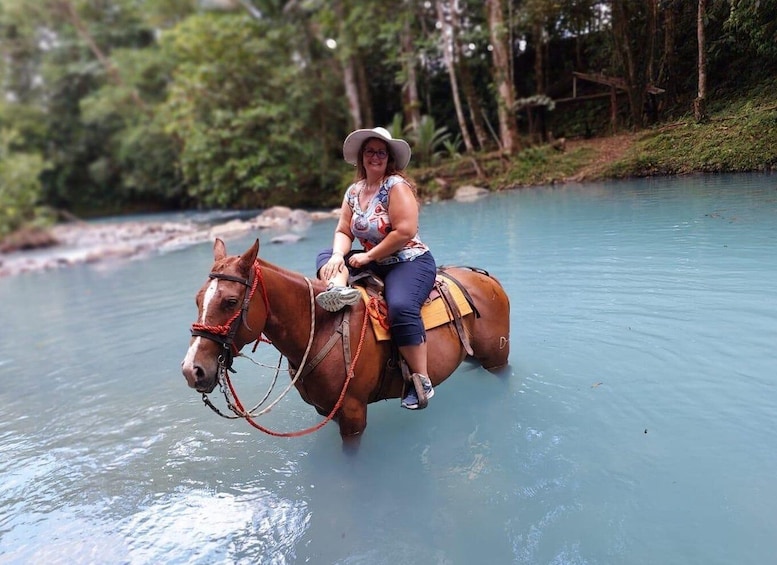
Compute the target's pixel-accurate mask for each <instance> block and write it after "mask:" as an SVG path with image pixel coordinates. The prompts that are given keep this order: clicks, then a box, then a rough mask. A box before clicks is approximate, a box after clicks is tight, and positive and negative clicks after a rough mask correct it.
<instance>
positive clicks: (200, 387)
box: [181, 362, 216, 394]
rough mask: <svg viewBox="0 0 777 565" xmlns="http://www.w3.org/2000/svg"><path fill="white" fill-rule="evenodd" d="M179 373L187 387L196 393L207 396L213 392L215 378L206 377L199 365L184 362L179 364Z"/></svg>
mask: <svg viewBox="0 0 777 565" xmlns="http://www.w3.org/2000/svg"><path fill="white" fill-rule="evenodd" d="M181 372H182V373H183V376H184V378H185V379H186V383H187V384H188V385H189V387H190V388H193V389H194V390H196V391H197V392H204V393H206V394H207V393H210V392H213V389H214V388H216V379H215V377H212V376H208V374H207V372H206V371H205V369H204V368H203V367H202V366H201V365H196V364H188V363H186V362H184V363H182V364H181Z"/></svg>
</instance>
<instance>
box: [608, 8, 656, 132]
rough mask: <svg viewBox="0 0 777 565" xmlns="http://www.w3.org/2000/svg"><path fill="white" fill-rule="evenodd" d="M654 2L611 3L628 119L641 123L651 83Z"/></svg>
mask: <svg viewBox="0 0 777 565" xmlns="http://www.w3.org/2000/svg"><path fill="white" fill-rule="evenodd" d="M655 2H656V0H613V2H612V33H613V39H614V42H615V53H614V54H615V57H616V63H617V66H618V67H619V68H620V69H621V70H622V72H623V74H624V79H625V83H626V85H625V86H626V93H627V95H628V99H629V108H630V110H631V120H632V123H633V125H634V127H636V128H641V127H642V126H643V124H644V111H645V95H646V89H647V86H648V84H649V83H650V75H649V73H650V69H651V66H652V57H653V55H652V53H651V49H650V47H651V46H652V45H653V41H654V37H655V15H656V11H655Z"/></svg>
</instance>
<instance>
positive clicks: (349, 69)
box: [343, 57, 364, 129]
mask: <svg viewBox="0 0 777 565" xmlns="http://www.w3.org/2000/svg"><path fill="white" fill-rule="evenodd" d="M356 74H357V73H356V64H355V61H354V58H353V57H348V59H347V60H345V61H343V83H344V86H345V96H346V98H347V99H348V113H349V114H350V115H351V125H352V126H353V128H354V129H359V128H362V127H364V122H363V120H362V111H361V104H359V86H358V84H357V82H356Z"/></svg>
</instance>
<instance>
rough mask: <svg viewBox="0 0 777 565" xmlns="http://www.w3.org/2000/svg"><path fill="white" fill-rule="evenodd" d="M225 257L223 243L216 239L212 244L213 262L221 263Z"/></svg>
mask: <svg viewBox="0 0 777 565" xmlns="http://www.w3.org/2000/svg"><path fill="white" fill-rule="evenodd" d="M226 256H227V247H226V246H225V245H224V242H223V241H222V240H221V239H219V238H218V237H217V238H216V241H215V242H214V243H213V260H214V261H221V260H222V259H223V258H224V257H226Z"/></svg>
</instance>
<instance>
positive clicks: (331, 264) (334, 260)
mask: <svg viewBox="0 0 777 565" xmlns="http://www.w3.org/2000/svg"><path fill="white" fill-rule="evenodd" d="M344 268H345V259H343V256H342V254H340V253H333V254H332V256H331V257H330V258H329V261H327V262H326V263H324V266H323V267H321V277H322V278H323V279H324V280H327V281H328V280H330V279H332V278H334V277H335V275H337V274H338V273H341V272H342V270H343V269H344Z"/></svg>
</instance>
